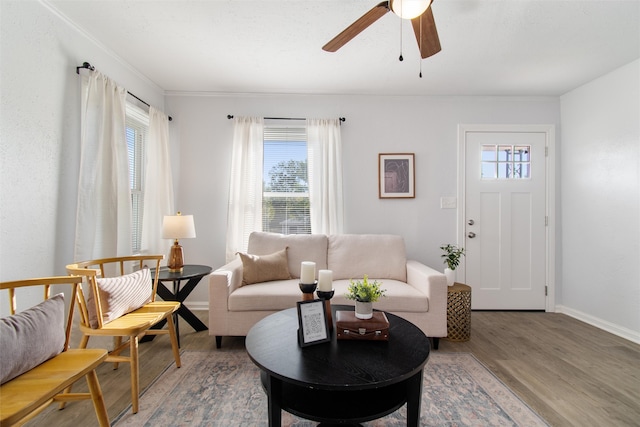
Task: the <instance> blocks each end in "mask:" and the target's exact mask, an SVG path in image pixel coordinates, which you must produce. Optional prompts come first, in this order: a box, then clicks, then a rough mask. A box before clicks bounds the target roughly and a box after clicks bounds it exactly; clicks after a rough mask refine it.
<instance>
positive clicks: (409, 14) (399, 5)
mask: <svg viewBox="0 0 640 427" xmlns="http://www.w3.org/2000/svg"><path fill="white" fill-rule="evenodd" d="M430 4H431V0H391V10H392V11H393V13H395V14H396V15H398V16H399V17H400V18H403V19H413V18H417V17H418V16H420V15H422V14H423V13H424V11H425V10H427V8H428V7H429V5H430Z"/></svg>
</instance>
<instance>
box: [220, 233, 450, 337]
mask: <svg viewBox="0 0 640 427" xmlns="http://www.w3.org/2000/svg"><path fill="white" fill-rule="evenodd" d="M284 248H288V249H287V264H288V269H289V273H290V276H291V279H284V280H273V281H268V282H260V283H254V284H248V285H244V286H243V285H242V282H243V263H242V260H241V259H240V257H237V258H236V259H234V260H233V261H231V262H230V263H228V264H227V265H225V266H223V267H220V268H218V269H217V270H215V271H214V272H212V273H211V274H210V276H209V335H215V336H216V345H217V347H218V348H220V346H221V342H222V337H223V336H246V335H247V333H248V332H249V329H251V327H252V326H253V325H254V324H255V323H257V322H258V321H259V320H261V319H263V318H264V317H266V316H268V315H270V314H272V313H275V312H277V311H280V310H284V309H287V308H292V307H295V306H296V302H297V301H300V300H301V299H302V292H301V291H300V288H299V278H300V268H301V262H302V261H313V262H315V263H316V278H317V272H318V270H325V269H328V270H332V271H333V287H334V289H335V295H334V297H333V298H332V300H331V304H347V305H353V304H354V302H353V301H351V300H347V299H346V298H345V297H344V294H345V293H346V291H347V286H348V285H349V280H350V279H361V278H362V277H363V276H364V275H365V274H366V275H368V277H369V279H371V280H373V279H375V280H378V281H379V282H381V283H382V288H384V289H386V296H385V297H383V298H381V299H380V301H378V302H376V303H374V308H375V309H379V310H383V311H386V312H389V313H392V314H395V315H397V316H400V317H402V318H404V319H406V320H408V321H410V322H412V323H414V324H415V325H417V326H418V327H419V328H420V329H421V330H422V331H423V332H424V333H425V334H426V335H427V336H428V337H429V338H431V339H432V342H433V347H434V348H436V349H437V347H438V339H439V338H441V337H445V336H446V335H447V283H446V278H445V276H444V274H442V273H440V272H439V271H436V270H434V269H432V268H430V267H427V266H426V265H424V264H421V263H420V262H418V261H415V260H407V259H406V253H405V244H404V239H403V238H402V237H401V236H393V235H377V234H337V235H328V236H327V235H323V234H311V235H309V234H290V235H282V234H275V233H264V232H254V233H252V234H251V235H250V236H249V246H248V250H247V252H248V253H249V254H254V255H267V254H272V253H275V252H277V251H280V250H282V249H284Z"/></svg>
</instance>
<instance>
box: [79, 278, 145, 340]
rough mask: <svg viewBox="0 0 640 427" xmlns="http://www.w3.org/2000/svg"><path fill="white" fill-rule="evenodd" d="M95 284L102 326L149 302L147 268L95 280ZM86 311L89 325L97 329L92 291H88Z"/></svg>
mask: <svg viewBox="0 0 640 427" xmlns="http://www.w3.org/2000/svg"><path fill="white" fill-rule="evenodd" d="M97 282H98V290H99V292H100V305H101V307H102V323H103V324H105V323H109V322H111V321H112V320H115V319H117V318H118V317H120V316H122V315H123V314H127V313H129V312H132V311H133V310H136V309H138V308H140V307H142V306H143V305H145V304H147V303H148V302H151V296H152V295H151V293H152V292H153V287H152V283H151V273H150V272H149V269H148V268H143V269H141V270H138V271H136V272H135V273H131V274H126V275H124V276H119V277H109V278H103V279H97ZM87 311H88V312H89V325H90V326H91V327H92V328H94V329H95V328H98V326H99V325H98V314H97V307H96V302H95V296H94V295H93V290H92V289H90V290H89V297H88V298H87Z"/></svg>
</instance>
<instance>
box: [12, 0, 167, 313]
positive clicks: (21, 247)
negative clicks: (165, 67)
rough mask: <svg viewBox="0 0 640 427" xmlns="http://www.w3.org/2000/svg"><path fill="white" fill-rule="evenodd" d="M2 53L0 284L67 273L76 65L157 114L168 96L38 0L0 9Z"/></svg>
mask: <svg viewBox="0 0 640 427" xmlns="http://www.w3.org/2000/svg"><path fill="white" fill-rule="evenodd" d="M0 55H1V56H0V60H1V63H0V65H1V67H0V94H1V105H0V108H1V109H0V166H1V167H0V207H1V208H0V280H2V281H5V280H14V279H20V278H26V277H41V276H49V275H54V274H66V271H65V269H64V267H65V265H66V264H68V263H70V262H73V261H74V260H73V242H74V235H75V214H76V198H77V176H78V170H79V152H80V148H79V147H80V146H79V138H80V123H79V117H80V94H79V84H80V77H79V76H78V75H77V74H76V72H75V71H76V69H75V67H76V66H78V65H81V64H82V63H83V62H84V61H88V62H90V63H92V64H93V65H95V66H96V67H97V68H98V69H99V70H100V71H102V72H103V73H105V74H107V75H109V76H110V77H112V78H113V79H114V80H116V81H118V82H119V83H120V84H121V85H122V86H124V87H126V88H127V89H129V90H131V91H132V92H133V93H135V94H136V95H137V96H139V97H141V98H142V99H145V100H146V101H147V102H150V103H152V104H153V105H156V106H158V107H159V108H163V106H164V93H163V91H162V90H160V89H159V88H158V87H156V86H155V85H153V84H151V83H150V82H149V81H148V80H146V79H145V78H144V77H142V76H140V75H138V74H137V73H136V72H135V70H132V69H130V68H128V67H127V66H125V65H124V64H123V63H121V62H120V61H119V60H118V59H117V58H116V57H115V56H114V55H112V54H111V53H109V52H107V51H105V50H104V49H102V48H101V47H100V46H99V45H97V44H96V43H95V42H93V41H91V40H90V39H88V38H87V37H86V36H85V35H83V34H81V33H80V32H78V31H77V30H75V29H74V28H73V27H71V26H70V25H68V24H67V23H66V22H65V21H64V19H62V18H61V17H59V16H57V15H56V14H55V13H53V12H52V11H51V10H49V9H48V8H46V7H45V6H43V5H42V4H41V3H39V2H37V1H33V0H23V1H8V0H2V1H0ZM2 294H5V292H3V293H2ZM5 297H6V296H4V295H3V296H2V300H1V301H0V313H2V314H4V313H6V312H7V309H8V304H7V302H6V301H5V300H4V298H5Z"/></svg>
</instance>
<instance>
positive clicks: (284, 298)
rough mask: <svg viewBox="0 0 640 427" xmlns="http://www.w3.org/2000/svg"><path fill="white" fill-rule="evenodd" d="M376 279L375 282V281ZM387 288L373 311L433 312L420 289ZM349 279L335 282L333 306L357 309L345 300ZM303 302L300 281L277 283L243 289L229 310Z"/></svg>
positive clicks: (385, 283) (391, 283)
mask: <svg viewBox="0 0 640 427" xmlns="http://www.w3.org/2000/svg"><path fill="white" fill-rule="evenodd" d="M372 280H373V279H372ZM377 280H378V281H379V282H382V287H383V288H384V289H386V290H387V291H386V295H387V296H386V297H383V298H380V301H378V302H375V303H374V304H373V308H375V309H378V310H384V311H390V312H416V313H422V312H427V311H429V299H428V298H427V296H426V295H425V294H423V293H422V292H420V291H419V290H418V289H416V288H414V287H413V286H411V285H408V284H406V283H404V282H401V281H398V280H392V279H386V280H380V279H377ZM348 286H349V280H334V281H333V287H334V289H335V295H334V297H333V298H332V299H331V304H332V305H336V304H344V305H349V306H353V305H354V302H353V301H352V300H348V299H346V298H345V297H344V295H345V294H346V293H347V287H348ZM301 299H302V292H301V291H300V286H299V283H298V280H276V281H273V282H267V283H256V284H254V285H251V286H243V287H241V288H238V289H236V290H235V291H233V292H232V293H231V295H229V311H278V310H285V309H287V308H291V307H295V306H296V302H297V301H300V300H301Z"/></svg>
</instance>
